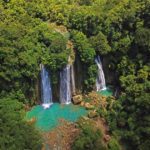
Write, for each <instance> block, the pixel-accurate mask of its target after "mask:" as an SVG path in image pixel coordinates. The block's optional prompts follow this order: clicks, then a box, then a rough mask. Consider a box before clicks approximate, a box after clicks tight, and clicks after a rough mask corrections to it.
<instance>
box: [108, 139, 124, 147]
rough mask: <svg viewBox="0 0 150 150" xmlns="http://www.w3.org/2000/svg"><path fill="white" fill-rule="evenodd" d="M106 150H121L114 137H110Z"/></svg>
mask: <svg viewBox="0 0 150 150" xmlns="http://www.w3.org/2000/svg"><path fill="white" fill-rule="evenodd" d="M108 150H121V147H120V145H119V144H118V141H117V140H116V139H115V138H114V137H112V138H111V139H110V141H109V143H108Z"/></svg>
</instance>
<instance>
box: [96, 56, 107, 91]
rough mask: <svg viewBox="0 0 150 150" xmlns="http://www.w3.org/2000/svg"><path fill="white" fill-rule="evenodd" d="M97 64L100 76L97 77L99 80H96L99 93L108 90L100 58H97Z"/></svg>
mask: <svg viewBox="0 0 150 150" xmlns="http://www.w3.org/2000/svg"><path fill="white" fill-rule="evenodd" d="M95 62H96V64H97V66H98V75H97V79H96V90H97V91H101V90H106V82H105V75H104V71H103V68H102V63H101V60H100V56H97V57H96V58H95Z"/></svg>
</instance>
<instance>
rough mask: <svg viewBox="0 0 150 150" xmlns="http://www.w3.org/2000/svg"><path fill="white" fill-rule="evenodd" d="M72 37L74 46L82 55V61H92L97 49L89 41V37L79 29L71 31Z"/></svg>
mask: <svg viewBox="0 0 150 150" xmlns="http://www.w3.org/2000/svg"><path fill="white" fill-rule="evenodd" d="M71 39H72V41H73V43H74V48H75V49H76V50H77V52H78V53H79V55H80V58H81V61H82V62H84V63H92V62H93V58H94V56H95V51H94V49H93V48H92V46H91V44H90V43H89V41H88V39H87V37H86V36H85V35H84V34H83V33H82V32H78V31H75V30H74V31H72V32H71Z"/></svg>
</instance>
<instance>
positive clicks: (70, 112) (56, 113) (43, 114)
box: [26, 103, 87, 131]
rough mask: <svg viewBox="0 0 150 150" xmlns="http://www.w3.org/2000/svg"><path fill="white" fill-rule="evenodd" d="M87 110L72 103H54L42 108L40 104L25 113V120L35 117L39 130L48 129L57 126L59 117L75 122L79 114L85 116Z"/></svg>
mask: <svg viewBox="0 0 150 150" xmlns="http://www.w3.org/2000/svg"><path fill="white" fill-rule="evenodd" d="M86 115H87V110H86V109H85V108H84V107H81V106H76V105H73V104H69V105H62V104H59V103H54V104H53V105H52V106H51V107H50V108H48V109H44V108H43V107H42V106H41V105H37V106H34V107H33V108H32V109H31V111H29V112H27V113H26V120H31V119H33V118H35V120H36V122H35V126H36V127H37V128H38V129H40V130H41V131H50V130H52V129H54V128H55V127H57V126H58V125H59V124H60V122H59V120H60V119H65V120H67V121H71V122H75V121H77V120H78V119H79V118H80V117H81V116H86Z"/></svg>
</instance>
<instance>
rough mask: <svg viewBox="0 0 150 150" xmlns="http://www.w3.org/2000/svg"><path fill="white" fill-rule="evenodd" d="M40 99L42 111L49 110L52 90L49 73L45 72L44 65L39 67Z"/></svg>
mask: <svg viewBox="0 0 150 150" xmlns="http://www.w3.org/2000/svg"><path fill="white" fill-rule="evenodd" d="M40 67H41V88H42V89H41V97H42V102H43V104H42V106H43V107H44V109H46V108H49V107H50V106H51V105H52V103H53V102H52V89H51V82H50V75H49V72H48V71H47V70H46V68H45V67H44V65H41V66H40Z"/></svg>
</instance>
